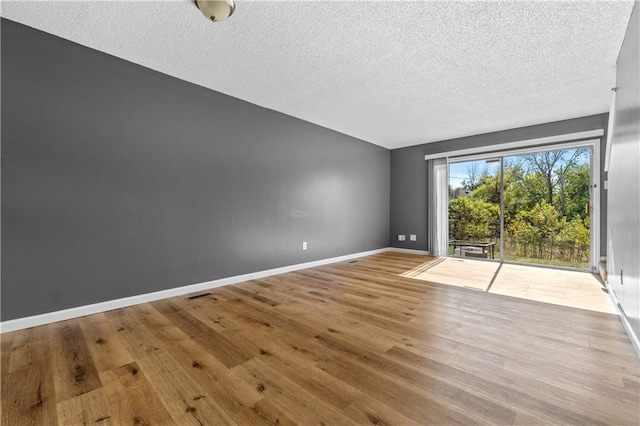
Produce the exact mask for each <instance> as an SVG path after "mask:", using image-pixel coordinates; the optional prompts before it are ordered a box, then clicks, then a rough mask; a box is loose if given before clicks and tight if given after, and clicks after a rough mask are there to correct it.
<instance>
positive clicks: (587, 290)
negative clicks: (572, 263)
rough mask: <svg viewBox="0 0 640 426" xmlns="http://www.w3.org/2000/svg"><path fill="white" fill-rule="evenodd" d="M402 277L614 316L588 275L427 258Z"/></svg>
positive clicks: (605, 296)
mask: <svg viewBox="0 0 640 426" xmlns="http://www.w3.org/2000/svg"><path fill="white" fill-rule="evenodd" d="M402 276H404V277H408V278H414V279H418V280H423V281H430V282H434V283H439V284H446V285H453V286H457V287H466V288H473V289H475V290H482V291H488V292H489V293H495V294H502V295H505V296H511V297H518V298H521V299H528V300H535V301H537V302H544V303H552V304H554V305H562V306H568V307H572V308H579V309H587V310H590V311H597V312H604V313H610V314H615V313H616V310H615V307H614V306H613V303H612V302H611V299H610V298H609V295H608V294H607V293H605V292H604V291H603V290H602V288H603V286H602V284H601V283H600V281H598V279H597V278H596V277H595V276H594V275H592V274H590V273H588V272H579V271H565V270H560V269H551V268H543V267H537V266H524V265H509V264H503V265H502V267H500V264H499V263H498V262H485V261H479V260H469V259H455V258H431V259H430V260H429V261H427V262H425V263H424V264H422V265H420V266H419V267H417V268H414V269H412V270H411V271H408V272H406V273H404V274H402Z"/></svg>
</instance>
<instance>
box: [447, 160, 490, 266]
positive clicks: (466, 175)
mask: <svg viewBox="0 0 640 426" xmlns="http://www.w3.org/2000/svg"><path fill="white" fill-rule="evenodd" d="M500 165H501V160H500V159H499V158H498V159H489V160H478V161H463V162H451V163H449V255H450V256H456V257H467V258H475V259H490V260H500V236H501V226H500V225H501V211H500V192H501V187H502V183H501V182H502V179H501V172H500V169H501V167H500Z"/></svg>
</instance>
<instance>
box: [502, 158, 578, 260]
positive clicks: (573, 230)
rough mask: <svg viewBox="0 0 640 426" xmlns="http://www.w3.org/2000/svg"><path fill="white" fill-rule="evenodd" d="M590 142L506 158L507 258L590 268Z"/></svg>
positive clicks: (505, 238) (505, 209)
mask: <svg viewBox="0 0 640 426" xmlns="http://www.w3.org/2000/svg"><path fill="white" fill-rule="evenodd" d="M590 157H591V150H590V148H588V147H579V148H571V149H564V150H555V151H544V152H535V153H529V154H522V155H513V156H508V157H504V158H503V162H504V253H503V258H504V260H505V261H511V262H523V263H534V264H544V265H549V266H561V267H571V268H580V269H588V268H589V266H590V263H591V262H590V253H589V252H590V238H591V237H590V214H591V211H590V210H591V202H590V172H591V165H590V162H591V161H590Z"/></svg>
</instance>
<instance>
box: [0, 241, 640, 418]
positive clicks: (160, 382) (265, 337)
mask: <svg viewBox="0 0 640 426" xmlns="http://www.w3.org/2000/svg"><path fill="white" fill-rule="evenodd" d="M427 259H428V258H426V257H424V256H419V255H412V254H401V253H392V252H389V253H384V254H380V255H375V256H369V257H366V258H361V259H358V260H356V261H350V262H343V263H336V264H332V265H327V266H322V267H317V268H312V269H306V270H301V271H297V272H292V273H288V274H283V275H279V276H274V277H269V278H264V279H258V280H254V281H250V282H247V283H243V284H238V285H234V286H228V287H221V288H217V289H213V290H211V291H210V292H211V295H209V296H206V297H201V298H197V299H193V300H188V299H187V298H186V297H175V298H171V299H166V300H162V301H158V302H153V303H147V304H142V305H137V306H133V307H129V308H125V309H119V310H115V311H110V312H106V313H102V314H97V315H92V316H88V317H84V318H78V319H74V320H69V321H64V322H60V323H56V324H50V325H46V326H42V327H36V328H31V329H27V330H21V331H17V332H13V333H6V334H3V335H2V336H1V350H2V353H1V357H0V359H1V371H2V388H1V390H2V404H1V408H2V414H1V420H2V424H3V425H5V424H6V425H55V424H71V425H75V424H78V425H80V424H83V425H89V424H91V425H99V426H103V425H127V424H129V425H152V424H165V425H190V424H193V425H223V424H239V425H251V424H271V425H287V424H298V425H300V424H302V425H307V424H324V425H342V424H369V425H393V424H397V425H416V424H433V425H445V424H464V425H471V424H499V425H511V424H521V425H531V424H576V425H585V424H595V425H597V424H602V425H604V424H615V425H638V424H640V408H639V407H640V395H639V392H640V373H639V367H640V365H639V362H638V358H637V357H636V355H635V353H634V351H633V348H632V347H631V344H630V342H629V339H628V338H627V336H626V335H625V333H624V330H623V328H622V326H621V324H620V322H619V320H618V318H617V317H616V316H614V315H610V314H605V313H600V312H592V311H587V310H582V309H575V308H568V307H563V306H557V305H551V304H545V303H539V302H534V301H528V300H523V299H517V298H512V297H508V296H504V295H498V294H491V293H485V292H479V291H476V290H471V289H466V288H460V287H452V286H446V285H440V284H433V283H429V282H425V281H419V280H415V279H412V278H407V277H403V276H401V275H402V274H404V273H406V272H407V271H410V270H412V269H414V268H416V267H418V266H419V265H421V264H423V263H424V262H425V261H426V260H427Z"/></svg>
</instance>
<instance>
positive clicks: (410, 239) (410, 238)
mask: <svg viewBox="0 0 640 426" xmlns="http://www.w3.org/2000/svg"><path fill="white" fill-rule="evenodd" d="M409 241H418V237H417V236H416V234H411V235H409Z"/></svg>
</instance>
